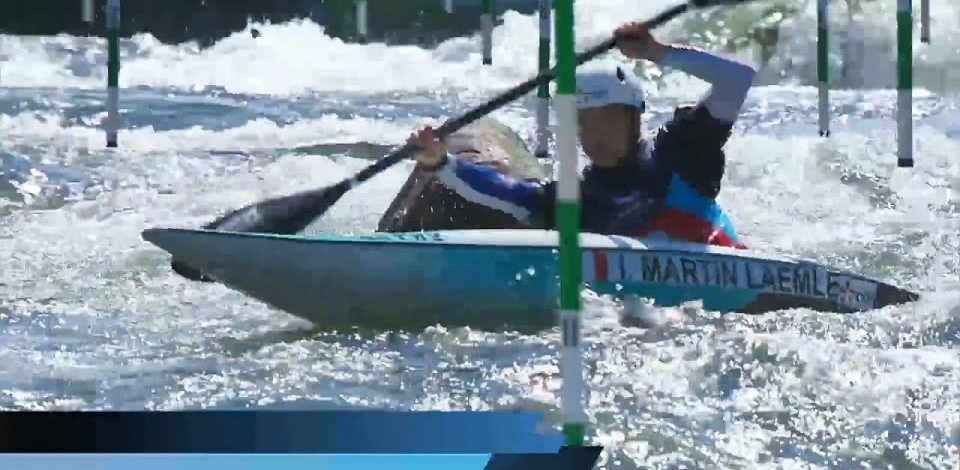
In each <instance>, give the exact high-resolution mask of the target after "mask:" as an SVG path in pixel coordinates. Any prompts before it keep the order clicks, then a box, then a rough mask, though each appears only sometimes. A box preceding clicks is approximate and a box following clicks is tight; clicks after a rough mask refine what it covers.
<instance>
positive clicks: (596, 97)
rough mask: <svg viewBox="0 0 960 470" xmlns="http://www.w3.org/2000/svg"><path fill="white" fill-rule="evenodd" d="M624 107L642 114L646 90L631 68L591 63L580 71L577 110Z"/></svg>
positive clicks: (608, 63) (606, 61) (604, 62)
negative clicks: (619, 105)
mask: <svg viewBox="0 0 960 470" xmlns="http://www.w3.org/2000/svg"><path fill="white" fill-rule="evenodd" d="M610 104H624V105H627V106H633V107H635V108H637V109H640V110H643V109H644V108H645V106H646V105H645V103H644V101H643V87H641V86H640V78H639V77H637V75H636V74H634V73H633V71H632V70H630V68H628V67H626V66H625V65H623V64H621V63H619V62H615V61H612V60H604V61H598V62H595V63H588V64H585V65H583V66H582V67H580V69H579V70H578V71H577V109H588V108H599V107H601V106H607V105H610Z"/></svg>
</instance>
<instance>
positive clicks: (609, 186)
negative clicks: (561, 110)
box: [408, 23, 755, 248]
mask: <svg viewBox="0 0 960 470" xmlns="http://www.w3.org/2000/svg"><path fill="white" fill-rule="evenodd" d="M615 34H616V35H618V36H619V37H624V38H628V39H623V40H621V41H620V42H619V43H618V44H617V47H618V48H619V50H620V52H621V53H623V55H625V56H626V57H628V58H631V59H644V60H648V61H651V62H654V63H656V64H659V65H662V66H667V67H671V68H675V69H678V70H682V71H684V72H686V73H688V74H690V75H693V76H695V77H697V78H700V79H702V80H704V81H706V82H708V83H710V85H711V87H710V90H709V91H708V92H707V94H706V95H705V96H704V97H703V99H702V100H701V101H700V102H699V103H698V104H697V105H696V106H689V107H680V108H677V109H676V111H675V113H674V115H673V118H672V119H671V120H670V121H669V122H667V123H666V124H664V125H663V126H662V127H661V128H660V129H659V130H658V131H657V133H656V135H655V136H654V137H653V138H652V139H646V138H643V136H642V135H641V131H640V120H641V117H642V115H643V112H644V110H645V108H646V103H645V101H644V95H643V89H642V88H641V86H640V80H639V78H638V77H637V76H636V75H635V74H634V73H633V72H632V71H631V70H630V69H629V68H627V67H624V66H622V65H621V64H619V63H616V62H601V63H598V64H587V65H586V66H584V67H581V69H580V70H579V71H578V73H577V87H578V96H577V104H578V109H579V112H578V127H579V138H580V144H581V146H582V147H583V151H584V153H585V154H586V155H587V158H588V159H589V160H590V165H589V166H588V167H587V168H586V169H585V170H584V172H583V182H582V184H581V204H582V216H581V217H582V228H583V230H584V231H588V232H593V233H601V234H610V235H626V236H645V237H658V236H659V237H667V238H671V239H676V240H682V241H690V242H696V243H704V244H711V245H720V246H730V247H738V248H744V245H743V244H742V243H741V242H740V239H739V238H738V237H737V234H736V232H735V231H734V229H733V225H732V224H731V223H730V220H729V219H728V218H727V216H726V214H724V212H723V211H722V210H721V209H720V206H719V205H718V204H717V202H716V197H717V195H718V194H719V192H720V182H721V180H722V178H723V172H724V166H725V155H724V151H723V146H724V145H725V144H726V142H727V139H728V138H729V136H730V133H731V129H732V127H733V123H734V122H735V121H736V120H737V116H738V115H739V113H740V108H741V107H742V106H743V102H744V100H745V99H746V97H747V92H748V91H749V90H750V87H751V86H752V83H753V76H754V74H755V70H754V69H753V68H752V67H750V66H748V65H744V64H741V63H739V62H736V61H733V60H729V59H725V58H721V57H718V56H716V55H713V54H710V53H707V52H704V51H701V50H697V49H693V48H689V47H681V46H674V45H666V44H662V43H660V42H659V41H657V40H656V39H654V37H653V36H652V35H651V34H650V31H649V30H648V29H647V28H645V27H644V26H643V25H642V24H641V23H628V24H625V25H623V26H621V27H620V28H617V30H616V31H615ZM408 142H409V143H410V144H412V145H414V146H416V147H418V148H419V149H420V150H419V151H418V152H417V155H416V159H417V162H418V166H419V167H421V168H422V169H424V170H427V171H434V172H435V175H436V177H437V180H439V181H440V182H442V183H443V184H444V185H445V186H446V187H448V188H450V189H451V190H453V191H455V192H456V193H457V194H459V195H461V196H462V197H464V198H465V199H467V200H468V201H472V202H475V203H478V204H481V205H484V206H487V207H491V208H494V209H497V210H500V211H502V212H505V213H507V214H510V215H512V216H513V217H515V218H516V219H517V220H519V221H521V222H524V223H525V224H527V225H529V226H532V227H537V228H555V223H554V204H555V194H556V184H555V182H548V183H546V184H542V185H541V184H536V183H532V182H529V181H522V180H519V179H515V178H512V177H509V176H506V175H503V174H501V173H499V172H497V171H495V170H494V169H491V168H489V167H487V166H483V165H475V164H472V163H470V162H467V161H466V160H463V159H460V158H457V157H456V156H455V155H453V154H450V153H449V152H448V151H447V147H446V144H445V143H444V142H442V141H440V140H438V139H437V138H436V137H435V136H434V133H433V129H432V128H431V127H423V128H421V129H420V130H419V131H417V132H415V133H413V134H411V135H410V138H409V140H408Z"/></svg>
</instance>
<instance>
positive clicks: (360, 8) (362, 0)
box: [357, 0, 367, 44]
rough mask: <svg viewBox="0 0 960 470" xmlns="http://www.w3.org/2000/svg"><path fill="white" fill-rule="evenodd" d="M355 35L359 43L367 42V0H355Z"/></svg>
mask: <svg viewBox="0 0 960 470" xmlns="http://www.w3.org/2000/svg"><path fill="white" fill-rule="evenodd" d="M357 36H358V38H359V39H358V41H360V44H366V43H367V0H357Z"/></svg>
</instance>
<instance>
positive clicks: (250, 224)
mask: <svg viewBox="0 0 960 470" xmlns="http://www.w3.org/2000/svg"><path fill="white" fill-rule="evenodd" d="M350 186H351V185H350V181H349V180H347V181H341V182H340V183H337V184H335V185H333V186H329V187H326V188H322V189H314V190H311V191H304V192H302V193H297V194H292V195H290V196H284V197H279V198H274V199H268V200H266V201H261V202H258V203H256V204H250V205H249V206H246V207H243V208H240V209H237V210H234V211H231V212H228V213H226V214H225V215H223V216H221V217H220V218H218V219H217V220H214V221H213V222H210V223H208V224H206V225H204V226H203V228H204V229H205V230H219V231H223V232H241V233H273V234H277V235H292V234H295V233H298V232H300V231H301V230H303V229H305V228H307V226H308V225H310V224H311V223H312V222H313V221H314V220H316V219H317V218H318V217H319V216H320V215H322V214H323V213H324V212H326V211H327V210H328V209H330V207H331V206H333V205H334V204H335V203H336V202H337V201H339V200H340V198H341V197H343V195H344V194H346V192H347V190H349V189H350ZM170 268H171V269H173V272H175V273H177V274H179V275H180V276H183V277H184V278H187V279H189V280H191V281H199V282H213V279H212V278H210V277H209V276H207V275H205V274H203V273H202V272H200V270H198V269H196V268H194V267H192V266H190V265H188V264H186V263H184V262H183V261H180V260H173V261H171V262H170Z"/></svg>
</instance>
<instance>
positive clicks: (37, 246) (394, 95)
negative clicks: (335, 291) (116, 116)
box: [0, 0, 960, 469]
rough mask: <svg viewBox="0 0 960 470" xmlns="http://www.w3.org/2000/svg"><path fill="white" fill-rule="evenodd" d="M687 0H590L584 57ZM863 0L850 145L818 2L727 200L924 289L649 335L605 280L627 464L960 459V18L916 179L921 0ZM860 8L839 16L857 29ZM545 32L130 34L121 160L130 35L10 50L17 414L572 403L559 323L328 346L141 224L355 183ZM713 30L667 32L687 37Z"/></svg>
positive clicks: (8, 376)
mask: <svg viewBox="0 0 960 470" xmlns="http://www.w3.org/2000/svg"><path fill="white" fill-rule="evenodd" d="M915 3H917V2H915ZM669 5H672V2H666V0H657V1H655V2H628V3H627V4H623V3H622V2H608V1H603V0H581V1H578V2H577V6H576V10H577V11H576V14H577V25H578V31H577V33H578V41H579V44H580V45H581V46H586V45H589V44H592V43H594V42H595V41H599V40H602V39H603V38H604V37H605V36H606V35H607V34H609V31H610V29H611V28H613V27H614V26H616V25H617V24H618V23H619V22H621V21H623V20H624V19H625V18H637V19H642V18H645V17H649V16H650V15H652V14H654V13H655V12H658V11H659V10H660V9H662V8H664V7H666V6H669ZM863 5H864V11H863V12H862V14H860V16H859V18H858V21H859V22H860V23H859V24H860V25H861V26H862V29H863V30H864V31H868V32H869V34H867V35H866V36H865V37H864V38H862V41H863V43H862V44H860V46H862V51H863V57H862V60H861V61H860V64H861V68H860V69H858V70H859V71H860V73H859V76H860V78H859V80H861V83H860V84H859V85H862V86H861V88H863V89H862V90H859V91H838V92H835V93H833V96H832V105H833V107H834V110H835V112H836V114H835V115H834V119H833V122H834V126H833V127H834V132H833V135H832V137H831V138H830V139H829V140H823V139H821V138H819V137H817V129H816V90H815V89H814V88H812V87H811V86H809V85H811V84H812V83H813V81H814V77H815V74H814V73H813V70H814V69H813V65H812V64H814V63H815V57H814V45H815V44H814V42H813V41H814V38H815V37H816V34H815V21H814V18H815V15H814V10H813V8H814V5H813V2H807V3H805V4H804V6H803V8H801V9H800V13H799V14H798V15H797V16H794V17H791V18H789V19H787V20H785V21H784V23H783V25H782V32H781V34H782V35H784V36H785V37H788V38H789V39H788V40H785V41H784V42H783V43H782V46H781V49H782V50H781V51H780V52H779V55H778V56H777V57H775V59H774V60H773V61H772V62H771V63H770V64H769V65H768V68H767V69H765V70H763V71H761V77H762V79H761V81H760V83H759V84H760V85H763V86H758V87H757V88H756V89H755V90H753V92H752V93H751V95H750V98H749V101H748V103H747V104H746V106H745V107H744V110H743V114H742V118H741V122H740V125H739V126H738V128H737V130H736V131H735V135H734V136H733V138H732V139H731V140H730V142H729V144H728V145H727V154H728V160H729V163H728V167H727V178H726V180H725V183H724V188H723V192H722V193H721V196H720V202H721V203H722V205H723V206H724V207H725V208H726V210H727V212H728V213H729V214H730V217H731V218H732V219H733V221H734V223H735V225H736V226H737V228H738V230H739V231H740V233H741V236H742V237H743V238H744V239H745V240H746V242H747V244H748V245H749V246H750V247H751V248H752V249H755V250H759V251H763V252H785V253H790V254H795V255H800V256H805V257H809V258H813V259H816V260H818V261H821V262H824V263H828V264H831V265H836V266H839V267H845V268H849V269H853V270H855V271H861V272H865V273H869V274H873V275H876V276H878V277H881V278H884V279H888V280H891V281H892V282H893V283H895V284H898V285H902V286H905V287H909V288H912V289H915V290H918V291H920V292H922V293H923V295H924V298H923V299H922V300H921V301H920V302H917V303H916V304H914V305H908V306H903V307H896V308H887V309H882V310H878V311H873V312H868V313H864V314H859V315H848V316H839V315H833V314H819V313H813V312H810V311H803V310H794V311H783V312H779V313H777V314H771V315H766V316H762V317H745V316H739V315H729V316H726V317H723V318H720V317H718V316H717V315H714V314H711V313H709V312H703V311H702V310H698V309H695V308H692V309H685V310H684V309H661V310H662V312H658V314H660V315H661V316H662V317H663V318H667V319H670V321H668V322H667V324H666V325H665V326H664V327H662V328H657V329H651V330H639V329H636V328H627V327H623V326H620V324H619V323H618V322H617V321H616V311H617V309H618V308H619V306H618V305H617V304H616V303H615V302H613V301H611V300H610V299H607V298H599V297H596V296H595V295H592V294H591V293H589V292H588V293H586V294H585V295H586V296H587V297H586V312H585V315H586V316H587V317H588V321H587V322H586V330H587V331H586V334H585V336H586V340H585V342H586V343H587V353H586V357H587V359H586V371H587V372H586V373H587V380H588V384H589V388H590V393H591V394H590V400H589V414H590V418H591V427H592V428H594V429H595V435H594V436H593V438H594V439H595V440H596V441H597V442H600V443H602V444H603V445H605V446H607V447H608V448H609V450H610V452H607V453H606V454H605V455H604V460H603V465H604V466H605V467H611V468H680V467H681V466H682V465H687V468H823V469H826V468H851V469H852V468H881V467H882V466H885V465H895V466H899V467H898V468H955V467H954V466H955V465H956V461H957V450H956V447H952V446H951V440H953V441H956V437H955V436H956V434H957V431H956V430H955V429H956V428H955V427H954V426H955V425H956V423H957V422H960V407H958V405H957V403H960V400H958V399H960V360H958V356H957V354H956V351H955V350H954V349H953V348H954V347H955V345H956V344H957V343H958V340H960V338H958V335H960V320H958V319H957V316H958V314H960V218H958V208H957V200H958V192H957V187H958V176H957V175H960V163H958V160H957V158H956V155H957V154H958V153H960V142H958V140H957V139H958V136H960V130H958V129H960V128H958V126H957V124H956V122H958V121H960V112H958V98H957V97H958V95H957V89H958V88H957V87H953V88H951V87H950V86H948V85H949V83H950V80H947V79H946V78H944V77H947V78H949V77H951V76H952V75H951V73H952V72H951V70H953V69H955V68H956V65H957V63H956V57H957V55H956V51H957V48H958V47H960V35H958V33H957V32H956V31H960V30H958V29H957V28H956V24H957V19H958V18H960V14H958V13H960V6H957V5H951V4H948V3H943V2H939V3H935V4H934V5H933V10H934V12H935V15H934V16H933V31H934V43H933V44H932V45H929V46H926V45H920V44H919V41H916V42H915V55H916V57H917V58H916V73H917V76H916V83H917V84H918V85H919V86H921V87H927V88H928V89H919V88H918V89H917V90H916V91H915V103H914V115H915V129H914V134H915V138H916V144H915V146H916V147H915V148H916V159H917V167H916V168H914V169H912V170H906V169H897V168H895V166H896V156H895V148H896V143H895V134H894V131H895V123H894V121H893V119H892V116H893V113H894V110H895V93H894V91H892V88H893V87H894V85H895V72H894V70H893V68H892V65H890V64H893V60H894V57H895V47H894V44H895V43H894V40H893V38H894V30H895V24H894V12H893V8H894V7H893V3H892V2H884V3H883V4H878V3H877V2H864V3H863ZM749 8H753V6H751V7H749ZM749 8H745V9H743V10H742V11H738V12H737V14H739V15H746V14H748V13H749V12H751V11H753V10H749ZM757 8H759V7H757ZM846 21H847V20H846V19H845V16H844V14H843V13H842V12H840V13H837V15H836V17H835V18H834V23H835V24H834V27H835V29H836V30H838V31H840V32H838V33H837V34H846V33H844V32H843V31H842V30H843V29H844V25H845V24H846V23H845V22H846ZM536 24H537V23H536V18H534V17H532V16H529V15H526V16H525V15H519V14H516V13H507V14H506V15H504V17H503V24H502V25H501V26H499V27H497V29H496V30H495V32H494V53H493V55H494V65H493V66H491V67H484V66H482V65H481V63H480V57H479V53H480V43H479V38H477V37H466V38H458V39H451V40H449V41H446V42H444V43H442V44H440V45H439V46H437V47H436V48H434V49H423V48H419V47H413V46H385V45H382V44H371V45H358V44H345V43H343V42H342V41H340V40H338V39H333V38H330V37H328V36H326V35H324V33H323V31H322V28H320V27H318V26H317V25H315V24H313V23H311V22H294V23H290V24H285V25H258V26H257V28H258V29H260V30H261V32H262V33H263V35H262V37H260V38H259V39H257V40H254V39H252V38H251V37H250V35H249V34H246V33H238V34H235V35H233V36H231V37H229V38H226V39H224V40H222V41H220V42H219V43H217V44H216V45H214V46H213V47H211V48H209V49H206V50H203V51H198V50H197V49H196V47H195V46H191V45H181V46H168V45H162V44H159V43H157V42H156V41H155V40H154V39H153V38H151V37H148V36H143V35H140V36H136V37H134V38H132V39H129V40H124V41H123V43H122V49H123V69H122V73H121V76H120V84H121V87H123V88H124V89H123V91H122V97H121V110H122V113H123V117H124V123H125V125H126V126H127V128H125V129H123V130H122V131H121V135H120V148H119V149H117V150H109V151H108V150H106V149H104V148H103V142H104V140H103V139H104V137H103V134H102V131H100V130H99V129H98V126H100V125H101V123H102V120H103V118H104V116H105V115H104V112H103V102H104V97H105V94H104V91H103V83H104V81H105V73H106V67H105V65H104V64H105V60H106V54H105V51H106V49H105V43H104V41H103V40H101V39H88V38H75V37H70V36H58V37H55V38H52V37H16V36H0V57H2V58H3V62H2V63H0V67H2V70H0V133H2V135H3V136H4V138H3V141H2V143H0V256H2V259H3V268H2V269H0V324H2V325H3V326H2V328H3V333H4V334H3V335H2V336H0V341H2V343H0V345H2V347H0V355H2V356H0V358H2V361H0V364H2V365H0V406H3V407H4V408H8V409H49V408H65V409H90V408H104V409H143V408H145V407H146V408H151V409H178V408H201V407H281V406H284V407H360V406H375V407H392V408H402V409H489V408H524V409H536V410H540V411H545V412H547V414H548V416H551V417H553V418H555V419H559V418H557V413H556V411H557V410H556V406H557V397H558V393H557V392H558V389H559V387H560V378H559V375H558V374H559V372H558V369H557V365H556V358H557V348H558V344H559V338H558V337H557V334H556V331H548V332H544V333H543V334H541V335H538V336H523V335H519V334H514V333H509V332H500V333H485V332H479V331H474V330H470V329H457V330H455V329H446V328H444V327H442V326H437V327H435V328H431V329H428V330H427V331H423V332H416V333H392V334H386V333H384V334H382V335H380V336H352V335H339V334H333V333H322V334H317V333H315V332H309V331H306V330H305V329H306V328H307V325H306V324H305V323H304V322H302V321H301V320H298V319H296V318H293V317H290V316H288V315H286V314H283V313H280V312H277V311H274V310H272V309H269V308H266V307H264V306H263V305H262V304H260V303H258V302H256V301H252V300H249V299H246V298H245V297H243V296H242V295H240V294H238V293H235V292H232V291H230V290H227V289H226V288H223V287H220V286H216V285H197V284H191V283H189V282H187V281H184V280H181V279H179V278H177V277H175V276H174V275H173V274H171V273H170V272H169V270H168V265H167V257H166V255H165V254H164V253H162V252H160V251H159V250H158V249H156V248H154V247H152V246H150V245H148V244H146V243H144V242H143V241H142V240H141V239H140V231H141V230H143V229H146V228H149V227H155V226H188V227H195V226H199V225H201V224H203V223H205V222H206V221H208V220H210V218H212V217H214V216H215V215H217V214H219V213H220V212H221V211H224V210H227V209H230V208H235V207H238V206H240V205H243V204H246V203H248V202H251V201H253V200H257V199H260V198H262V197H265V196H270V195H279V194H286V193H291V192H294V191H296V190H300V189H306V188H313V187H317V186H321V185H324V184H328V183H332V182H335V181H339V180H340V179H342V178H344V177H346V176H349V175H350V174H352V173H353V172H355V171H357V170H359V169H360V168H362V167H364V166H365V165H367V164H369V160H366V159H364V158H375V157H376V156H378V155H380V154H382V152H384V151H386V150H388V149H389V148H390V147H391V146H393V145H398V144H400V143H401V142H402V141H403V139H404V138H405V136H406V135H407V133H408V132H409V130H410V129H411V128H413V127H414V126H415V125H417V124H418V123H420V122H423V121H424V120H427V119H430V120H434V121H435V120H438V119H443V118H446V117H450V116H452V115H455V114H457V113H458V112H462V111H464V110H465V109H467V107H468V106H470V105H474V104H477V103H479V102H481V101H482V100H483V99H485V98H488V97H490V96H492V95H493V94H494V93H496V92H497V91H500V90H503V89H505V88H507V87H509V86H512V85H515V84H517V83H519V82H520V81H522V80H525V79H527V78H529V77H530V76H531V75H532V74H534V73H536V47H537V37H536ZM685 24H687V23H684V22H683V21H678V22H676V23H674V24H671V25H669V26H668V27H666V28H665V29H664V30H663V31H661V32H659V34H660V35H661V37H663V38H666V39H671V40H678V41H679V40H683V39H686V38H688V37H689V36H690V31H689V28H686V29H685V27H684V25H685ZM739 33H741V32H738V31H732V32H727V33H723V34H728V35H730V34H739ZM720 39H723V37H722V36H721V37H720ZM720 39H718V41H719V40H720ZM839 42H840V41H837V43H839ZM837 43H835V44H834V45H833V46H832V49H831V51H832V53H833V54H835V55H836V57H834V59H836V58H837V57H841V56H842V53H843V51H842V50H841V48H842V46H841V45H840V44H837ZM290 44H297V47H296V48H291V47H290ZM303 50H309V51H313V52H312V53H310V54H303V53H302V51H303ZM735 53H736V55H737V56H739V57H741V58H743V59H745V60H749V59H750V58H751V57H753V55H754V54H753V51H752V50H739V51H736V52H735ZM651 78H656V77H655V76H653V75H651ZM957 83H960V82H957ZM704 90H705V85H704V84H702V83H700V82H698V81H696V80H694V79H689V78H686V77H684V76H682V75H676V74H667V75H666V76H665V77H663V78H662V79H657V80H654V81H651V83H650V85H649V87H648V94H649V95H650V100H651V109H650V113H649V114H650V116H651V120H652V123H659V122H662V120H663V119H665V118H666V117H668V116H669V115H670V114H671V113H672V108H673V106H675V105H676V104H677V103H679V102H681V101H687V100H690V99H695V98H696V97H697V96H699V95H700V94H701V93H702V92H703V91H704ZM532 109H533V107H532V101H530V100H525V101H523V102H521V103H517V104H515V105H512V106H509V107H507V108H506V109H504V110H501V111H498V112H497V113H495V117H496V118H497V119H499V120H501V121H502V122H504V123H507V124H509V125H511V126H513V127H514V128H516V129H517V131H518V132H519V133H520V134H521V135H522V136H523V137H525V138H527V139H529V140H531V141H532V138H533V131H534V122H533V111H532ZM647 127H648V128H649V129H652V128H653V126H652V124H648V125H647ZM370 149H373V150H370ZM363 152H367V153H370V154H369V155H367V154H363V155H364V157H363V158H358V157H357V156H356V155H359V154H361V153H363ZM371 152H372V153H371ZM378 152H379V153H378ZM411 168H412V165H410V164H401V165H398V166H396V167H394V168H392V169H390V170H388V171H386V172H384V173H383V174H382V175H380V176H377V177H376V178H374V179H373V180H371V181H369V182H367V183H365V184H363V185H361V186H359V187H358V188H356V189H355V190H353V191H351V192H350V193H349V194H348V195H347V196H346V197H345V198H344V199H343V200H342V201H341V202H340V203H338V204H337V205H336V206H335V208H334V209H333V210H332V211H331V212H330V213H329V214H328V215H327V216H326V217H325V218H324V219H323V220H321V221H320V222H318V223H317V224H316V225H315V226H314V227H312V228H311V230H312V231H323V232H337V233H367V232H371V231H373V230H374V228H375V226H376V223H377V220H378V219H379V217H380V215H381V213H382V212H383V211H384V210H385V208H386V206H387V205H388V204H389V203H390V201H391V200H392V199H393V196H394V194H395V193H396V191H397V190H398V189H399V187H400V185H401V184H402V183H403V181H404V180H405V178H406V177H407V175H408V174H409V172H410V170H411ZM895 441H896V442H902V443H904V444H905V446H906V447H905V448H904V450H902V451H900V450H897V448H896V442H895ZM951 452H952V453H951ZM908 464H909V465H914V466H915V467H909V466H908Z"/></svg>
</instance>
